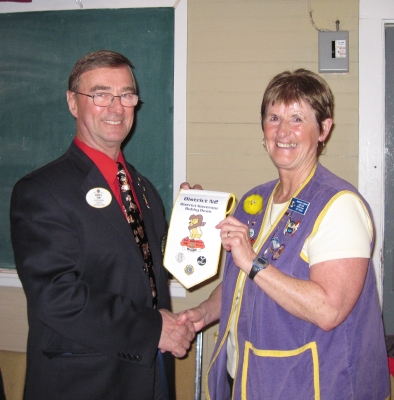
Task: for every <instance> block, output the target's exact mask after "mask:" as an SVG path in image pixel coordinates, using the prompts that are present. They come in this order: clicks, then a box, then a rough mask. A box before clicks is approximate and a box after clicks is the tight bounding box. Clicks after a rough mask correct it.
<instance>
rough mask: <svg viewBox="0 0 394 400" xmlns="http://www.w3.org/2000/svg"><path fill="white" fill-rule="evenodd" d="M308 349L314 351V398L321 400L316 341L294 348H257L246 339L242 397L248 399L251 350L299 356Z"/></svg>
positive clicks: (260, 354)
mask: <svg viewBox="0 0 394 400" xmlns="http://www.w3.org/2000/svg"><path fill="white" fill-rule="evenodd" d="M307 350H311V353H312V363H313V385H314V391H315V396H314V400H320V378H319V356H318V352H317V345H316V342H310V343H308V344H306V345H305V346H302V347H300V348H298V349H294V350H259V349H256V348H255V347H254V346H253V345H252V343H250V342H249V341H246V343H245V353H244V363H243V367H242V387H241V399H242V400H247V393H246V383H247V376H248V365H249V354H250V352H251V351H252V352H253V354H255V355H256V356H260V357H292V356H297V355H299V354H301V353H303V352H305V351H307Z"/></svg>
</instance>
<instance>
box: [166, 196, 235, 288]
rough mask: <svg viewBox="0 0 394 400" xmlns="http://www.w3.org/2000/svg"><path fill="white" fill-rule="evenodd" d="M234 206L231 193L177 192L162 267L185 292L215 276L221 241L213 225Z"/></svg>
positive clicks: (218, 232)
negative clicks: (183, 287)
mask: <svg viewBox="0 0 394 400" xmlns="http://www.w3.org/2000/svg"><path fill="white" fill-rule="evenodd" d="M234 206H235V197H234V195H233V194H232V193H225V192H212V191H208V190H192V189H190V190H184V189H181V190H180V191H179V193H178V196H177V199H176V200H175V204H174V207H173V210H172V214H171V221H170V227H169V230H168V237H167V244H166V249H165V254H164V266H165V267H166V269H167V270H168V271H169V272H171V274H172V275H173V276H174V277H175V278H176V279H177V280H178V281H179V282H180V283H181V284H182V285H183V286H185V288H186V289H189V288H191V287H192V286H195V285H197V284H199V283H201V282H203V281H205V280H207V279H209V278H210V277H212V276H214V275H215V274H216V273H217V270H218V264H219V257H220V249H221V239H220V230H219V229H216V228H215V226H216V225H217V224H218V223H219V222H220V221H222V220H223V219H224V218H225V217H226V215H227V214H229V213H230V212H231V211H232V209H233V208H234Z"/></svg>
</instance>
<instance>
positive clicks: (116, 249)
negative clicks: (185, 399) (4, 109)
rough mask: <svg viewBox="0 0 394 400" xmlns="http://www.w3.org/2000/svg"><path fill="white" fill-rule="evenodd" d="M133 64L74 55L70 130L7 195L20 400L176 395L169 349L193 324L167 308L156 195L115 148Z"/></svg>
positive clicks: (125, 129) (133, 99) (127, 112)
mask: <svg viewBox="0 0 394 400" xmlns="http://www.w3.org/2000/svg"><path fill="white" fill-rule="evenodd" d="M131 67H132V66H131V63H130V61H129V60H128V59H127V58H125V57H124V56H122V55H120V54H118V53H115V52H111V51H98V52H93V53H89V54H87V55H86V56H84V57H83V58H81V59H80V60H79V61H78V62H77V64H76V65H75V67H74V69H73V71H72V73H71V75H70V78H69V90H68V91H67V101H68V105H69V109H70V112H71V114H72V115H73V116H74V118H75V120H76V137H75V139H74V141H73V142H72V144H71V146H70V148H69V149H68V150H67V152H66V153H65V154H64V155H63V156H61V157H60V158H59V159H57V160H55V161H53V162H51V163H50V164H48V165H46V166H44V167H42V168H40V169H39V170H37V171H34V172H32V173H31V174H29V175H27V176H26V177H24V178H23V179H21V180H20V181H19V182H18V183H17V184H16V185H15V188H14V190H13V194H12V200H11V213H10V214H11V238H12V244H13V248H14V255H15V263H16V268H17V271H18V274H19V277H20V280H21V282H22V285H23V288H24V291H25V293H26V297H27V306H28V319H29V337H28V347H27V372H26V383H25V399H32V400H53V399H66V400H71V399H78V400H85V399H86V400H101V399H102V400H112V399H116V400H117V399H119V400H122V399H128V400H134V399H135V400H156V399H174V398H175V394H174V393H175V389H174V381H173V378H174V376H173V375H174V371H173V367H174V359H173V356H175V357H182V356H184V355H185V353H186V351H187V349H188V348H189V346H190V341H191V340H192V339H193V338H194V328H193V326H192V324H190V325H189V326H178V325H177V324H176V316H175V315H174V314H172V313H171V312H170V311H168V309H169V308H170V298H169V293H168V284H167V273H166V271H165V269H164V268H163V265H162V252H163V246H164V241H165V235H166V230H167V224H166V221H165V218H164V210H163V205H162V202H161V200H160V197H159V195H158V193H157V191H156V190H155V188H154V187H153V186H152V184H151V183H150V182H149V180H147V179H146V178H145V177H144V176H142V175H141V174H140V173H138V171H136V170H135V168H134V167H133V166H132V165H130V164H128V163H126V162H125V160H124V158H123V155H122V152H121V150H120V146H121V143H122V142H123V140H124V139H125V138H126V136H127V135H128V133H129V132H130V129H131V127H132V124H133V119H134V106H135V105H136V104H137V102H138V96H137V94H136V84H135V80H134V76H133V74H132V71H131ZM118 163H121V164H120V165H121V167H125V168H119V164H118ZM119 169H123V170H124V171H123V172H124V173H125V176H124V177H123V178H122V179H127V181H126V183H125V182H124V181H122V182H123V183H122V184H121V185H123V186H122V191H124V189H125V188H126V189H130V192H127V193H128V195H129V199H128V200H130V196H131V200H130V201H131V203H129V204H131V205H130V207H127V206H124V203H123V202H122V196H121V188H120V184H119V180H118V177H117V174H118V170H119ZM124 185H125V186H124ZM133 208H134V209H136V208H138V211H137V212H139V214H140V217H141V218H140V219H142V222H141V221H140V222H141V224H140V225H139V226H138V227H137V228H134V227H133V225H132V226H130V224H129V222H132V221H133V220H134V217H133V216H132V215H131V214H130V212H129V211H130V210H131V211H136V210H132V209H133ZM142 224H143V225H142ZM144 237H145V239H146V237H147V239H148V240H147V242H146V240H145V242H144V245H143V251H141V249H142V248H141V247H140V246H139V244H138V242H140V241H141V240H143V239H144ZM147 249H148V250H147ZM149 260H150V261H149ZM171 353H172V354H171Z"/></svg>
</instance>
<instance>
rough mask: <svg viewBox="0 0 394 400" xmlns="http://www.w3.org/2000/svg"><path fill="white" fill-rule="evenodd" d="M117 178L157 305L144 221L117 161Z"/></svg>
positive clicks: (154, 305) (153, 300)
mask: <svg viewBox="0 0 394 400" xmlns="http://www.w3.org/2000/svg"><path fill="white" fill-rule="evenodd" d="M117 164H118V173H117V175H116V176H117V178H118V180H119V186H120V195H121V197H122V203H123V209H124V212H125V215H126V217H127V221H128V222H129V224H130V227H131V229H132V231H133V234H134V237H135V241H136V242H137V244H138V247H139V248H140V250H141V254H142V257H143V258H144V263H145V265H144V271H145V272H146V273H147V274H148V276H149V282H150V287H151V289H152V306H153V308H156V307H157V292H156V281H155V275H154V272H153V260H152V255H151V252H150V249H149V243H148V236H147V235H146V232H145V226H144V221H143V220H142V217H141V213H140V211H139V209H138V206H137V204H136V202H135V200H134V196H133V192H132V190H131V187H130V183H129V180H128V179H127V175H126V171H125V169H124V167H123V165H122V164H121V163H120V162H118V163H117Z"/></svg>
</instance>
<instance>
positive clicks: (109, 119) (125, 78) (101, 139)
mask: <svg viewBox="0 0 394 400" xmlns="http://www.w3.org/2000/svg"><path fill="white" fill-rule="evenodd" d="M132 91H133V81H132V77H131V72H130V69H129V68H128V67H127V66H122V67H119V68H97V69H93V70H90V71H87V72H84V73H83V74H82V75H81V76H80V83H79V87H78V92H81V93H85V94H89V95H94V94H95V93H99V92H107V93H112V94H113V95H115V96H120V95H121V94H123V93H130V92H132ZM67 102H68V106H69V109H70V112H71V114H72V115H73V116H74V117H75V118H76V124H77V137H78V139H79V140H81V141H82V142H83V143H85V144H87V145H88V146H90V147H92V148H94V149H96V150H99V151H101V152H103V153H105V154H107V155H109V156H110V157H113V155H114V154H117V152H118V151H119V149H120V145H121V143H122V142H123V140H124V139H125V137H126V136H127V135H128V133H129V132H130V129H131V127H132V125H133V121H134V107H124V106H122V104H121V103H120V98H119V97H116V98H114V100H113V102H112V104H111V105H110V106H108V107H99V106H96V105H95V104H94V102H93V99H92V98H91V97H87V96H83V95H80V94H76V93H74V92H70V91H68V92H67Z"/></svg>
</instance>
